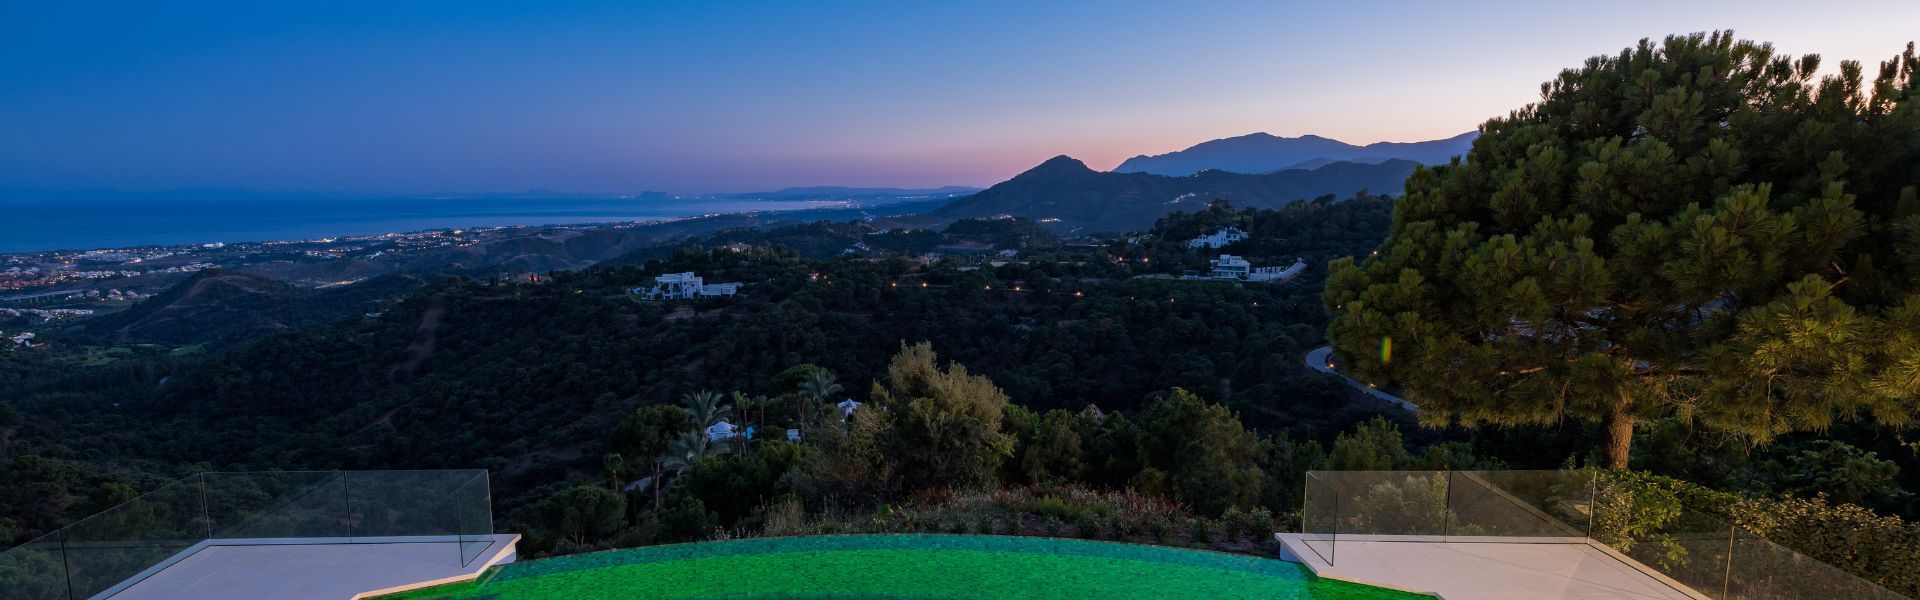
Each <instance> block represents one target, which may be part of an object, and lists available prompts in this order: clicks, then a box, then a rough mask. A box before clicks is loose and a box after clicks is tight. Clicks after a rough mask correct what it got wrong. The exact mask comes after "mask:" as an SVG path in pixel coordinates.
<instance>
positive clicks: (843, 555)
mask: <svg viewBox="0 0 1920 600" xmlns="http://www.w3.org/2000/svg"><path fill="white" fill-rule="evenodd" d="M390 598H394V599H400V598H404V599H406V600H429V599H432V600H483V599H484V600H558V599H563V598H564V599H570V600H572V599H603V598H604V599H613V598H679V599H709V598H845V599H866V598H981V599H1001V598H1115V599H1127V598H1140V599H1149V598H1150V599H1154V600H1177V599H1184V598H1193V599H1202V598H1204V599H1207V600H1219V599H1223V598H1271V599H1278V600H1296V599H1297V600H1362V599H1367V600H1372V599H1394V600H1407V599H1413V598H1426V596H1419V595H1415V594H1407V593H1403V592H1395V591H1389V590H1383V589H1379V588H1373V587H1368V586H1363V585H1357V584H1352V583H1346V582H1340V581H1331V580H1316V579H1314V578H1313V577H1312V576H1311V575H1309V574H1307V572H1306V571H1305V569H1303V568H1301V567H1300V566H1299V565H1295V564H1292V563H1287V562H1283V561H1279V560H1275V559H1268V558H1259V557H1254V556H1244V555H1238V554H1223V553H1217V552H1203V551H1197V550H1181V549H1177V548H1164V547H1157V546H1142V545H1134V544H1120V543H1110V542H1095V541H1083V540H1067V539H1056V538H1023V537H1000V536H984V535H845V536H822V537H796V538H759V539H749V540H736V541H726V542H707V543H699V544H678V545H671V546H654V547H648V548H636V549H632V550H616V551H609V552H595V553H591V554H578V555H573V556H563V557H558V558H549V559H544V560H534V561H527V562H522V563H515V564H511V565H506V566H503V567H499V568H497V569H495V570H492V571H489V572H488V573H486V574H484V575H482V576H481V578H480V579H479V580H477V581H475V582H472V583H463V584H455V585H449V586H442V587H437V588H431V589H426V590H419V591H414V592H410V593H407V594H402V595H399V596H392V597H390Z"/></svg>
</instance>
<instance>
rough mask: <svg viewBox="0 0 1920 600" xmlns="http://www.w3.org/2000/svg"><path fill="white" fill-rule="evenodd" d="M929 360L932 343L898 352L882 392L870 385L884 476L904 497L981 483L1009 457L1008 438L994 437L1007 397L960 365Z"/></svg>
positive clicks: (1010, 443) (1010, 444)
mask: <svg viewBox="0 0 1920 600" xmlns="http://www.w3.org/2000/svg"><path fill="white" fill-rule="evenodd" d="M935 361H936V357H935V356H934V353H933V345H932V344H928V343H925V342H922V343H919V344H914V345H912V346H902V347H901V349H900V352H899V353H898V354H895V355H894V356H893V361H892V362H891V363H890V364H888V365H887V376H886V383H885V385H881V384H879V383H875V384H874V386H873V401H874V404H876V405H877V407H875V408H877V409H878V410H882V411H886V413H885V414H886V419H887V425H888V427H887V428H886V430H885V433H884V437H883V442H882V444H881V447H882V448H883V449H884V450H885V456H886V457H887V459H888V460H889V461H890V462H892V463H893V464H894V465H895V466H894V469H893V471H892V472H893V474H894V475H896V476H898V477H899V478H900V479H901V483H902V484H904V486H905V487H906V489H909V490H915V489H923V488H926V487H931V486H937V485H959V486H969V485H983V484H986V483H989V482H991V481H992V480H993V476H994V472H995V470H996V469H998V468H999V466H1000V463H1001V461H1002V460H1005V459H1006V457H1007V455H1008V454H1010V453H1012V451H1013V437H1012V436H1009V435H1007V434H1006V433H1005V432H1003V431H1001V430H1000V419H1001V417H1002V415H1003V413H1004V412H1005V411H1006V408H1007V395H1006V393H1005V392H1002V391H1000V388H998V387H995V386H994V385H993V382H992V381H989V380H988V379H987V378H986V377H983V376H980V375H971V374H968V373H967V368H966V367H965V366H964V365H961V364H959V363H953V364H949V365H948V366H947V368H946V369H941V368H940V367H939V366H937V365H936V364H935ZM866 410H869V409H868V408H863V409H861V411H866ZM856 414H858V411H856Z"/></svg>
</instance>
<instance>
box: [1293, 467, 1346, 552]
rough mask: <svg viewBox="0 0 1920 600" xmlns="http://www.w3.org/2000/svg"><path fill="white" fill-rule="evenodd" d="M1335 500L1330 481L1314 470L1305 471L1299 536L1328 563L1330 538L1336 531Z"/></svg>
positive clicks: (1336, 506)
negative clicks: (1304, 488)
mask: <svg viewBox="0 0 1920 600" xmlns="http://www.w3.org/2000/svg"><path fill="white" fill-rule="evenodd" d="M1339 501H1340V494H1339V493H1338V492H1336V491H1334V489H1333V484H1331V483H1328V482H1327V481H1325V480H1323V479H1321V477H1320V475H1319V474H1318V473H1315V472H1313V471H1308V472H1307V489H1306V494H1305V499H1304V500H1303V501H1302V502H1301V504H1300V540H1301V541H1302V542H1304V543H1306V545H1307V548H1309V549H1312V550H1313V552H1314V554H1318V555H1320V560H1323V561H1326V563H1327V564H1329V565H1331V564H1333V546H1334V538H1335V537H1336V536H1338V535H1339V533H1340V518H1339V517H1338V516H1337V515H1339V514H1340V509H1339V507H1338V503H1339ZM1303 558H1304V557H1303Z"/></svg>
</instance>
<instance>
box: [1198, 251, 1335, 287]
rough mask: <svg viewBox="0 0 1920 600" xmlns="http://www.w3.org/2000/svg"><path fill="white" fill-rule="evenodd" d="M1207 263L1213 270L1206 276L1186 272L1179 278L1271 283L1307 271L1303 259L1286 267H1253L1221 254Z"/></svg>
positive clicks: (1244, 259) (1233, 257)
mask: <svg viewBox="0 0 1920 600" xmlns="http://www.w3.org/2000/svg"><path fill="white" fill-rule="evenodd" d="M1207 262H1208V263H1210V264H1212V265H1213V269H1212V270H1210V271H1208V272H1207V274H1205V275H1201V274H1199V273H1196V272H1193V271H1188V272H1187V273H1186V274H1184V275H1181V276H1180V278H1181V279H1186V280H1216V281H1251V282H1258V283H1272V282H1282V281H1287V280H1289V279H1293V278H1294V277H1297V276H1299V275H1300V273H1301V272H1303V271H1306V270H1307V261H1306V260H1304V259H1294V261H1293V264H1292V265H1290V266H1287V267H1255V266H1253V264H1252V263H1249V262H1247V259H1246V258H1244V257H1239V256H1234V255H1232V254H1222V255H1220V258H1217V259H1214V260H1211V261H1207Z"/></svg>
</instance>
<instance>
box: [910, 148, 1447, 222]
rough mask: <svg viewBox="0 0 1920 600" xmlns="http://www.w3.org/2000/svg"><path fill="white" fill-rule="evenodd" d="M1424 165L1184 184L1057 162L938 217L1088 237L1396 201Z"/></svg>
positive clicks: (1226, 175) (1204, 176)
mask: <svg viewBox="0 0 1920 600" xmlns="http://www.w3.org/2000/svg"><path fill="white" fill-rule="evenodd" d="M1418 166H1419V164H1418V163H1415V162H1413V161H1409V160H1389V161H1386V162H1382V163H1380V164H1373V165H1369V164H1361V163H1351V162H1339V163H1333V164H1328V165H1325V166H1322V167H1319V168H1316V169H1311V170H1308V169H1296V170H1288V171H1281V172H1278V173H1267V174H1258V175H1250V174H1244V173H1230V172H1227V171H1220V170H1210V171H1204V172H1201V173H1199V174H1197V175H1191V176H1185V177H1168V176H1164V175H1154V174H1150V173H1110V172H1102V171H1095V170H1093V169H1089V168H1087V165H1086V163H1082V162H1080V161H1078V160H1075V159H1073V158H1070V157H1066V156H1056V157H1054V158H1052V159H1049V160H1047V161H1046V162H1044V163H1040V166H1037V167H1034V168H1032V169H1030V170H1028V171H1027V172H1025V173H1021V174H1019V175H1016V176H1014V178H1013V179H1009V180H1007V181H1004V182H1001V183H999V184H997V185H995V186H993V187H990V188H987V189H986V190H984V191H981V192H980V193H978V194H974V195H972V196H968V197H966V198H961V199H959V200H955V201H953V202H952V203H950V204H948V205H946V206H944V207H941V208H940V209H939V210H936V211H933V212H932V213H931V215H932V216H937V217H945V218H956V219H957V218H967V217H991V216H995V215H1015V216H1023V217H1031V218H1033V219H1036V220H1041V221H1042V222H1047V223H1052V224H1053V228H1054V230H1055V231H1063V232H1074V233H1090V232H1099V231H1129V230H1139V229H1146V228H1147V227H1148V226H1151V225H1153V221H1154V219H1158V218H1160V216H1161V215H1165V214H1167V213H1170V212H1173V211H1176V210H1197V209H1199V208H1201V207H1204V206H1206V203H1207V202H1208V201H1211V200H1214V199H1216V198H1218V199H1225V200H1228V201H1231V202H1232V203H1233V205H1234V206H1239V207H1262V208H1273V207H1277V206H1281V205H1284V204H1287V203H1290V202H1295V201H1299V200H1308V199H1312V198H1315V197H1318V196H1322V195H1326V194H1333V195H1336V196H1340V197H1346V196H1350V195H1352V194H1353V193H1354V192H1358V191H1360V190H1371V191H1373V192H1375V193H1385V194H1398V193H1399V192H1400V190H1401V186H1402V185H1403V184H1405V182H1406V179H1407V176H1408V175H1411V174H1412V173H1413V170H1414V168H1415V167H1418Z"/></svg>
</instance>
